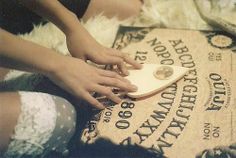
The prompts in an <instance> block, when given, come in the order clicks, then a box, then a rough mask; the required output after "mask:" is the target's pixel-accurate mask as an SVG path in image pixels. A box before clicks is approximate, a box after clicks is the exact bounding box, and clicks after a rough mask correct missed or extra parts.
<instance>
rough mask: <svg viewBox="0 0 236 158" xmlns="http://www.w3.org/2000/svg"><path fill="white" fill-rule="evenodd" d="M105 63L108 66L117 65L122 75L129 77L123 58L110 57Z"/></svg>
mask: <svg viewBox="0 0 236 158" xmlns="http://www.w3.org/2000/svg"><path fill="white" fill-rule="evenodd" d="M107 61H109V63H110V64H115V65H117V66H118V68H119V70H120V72H121V73H122V74H124V75H129V72H128V70H127V68H126V66H125V63H124V60H123V58H121V57H117V56H112V55H110V56H108V57H107Z"/></svg>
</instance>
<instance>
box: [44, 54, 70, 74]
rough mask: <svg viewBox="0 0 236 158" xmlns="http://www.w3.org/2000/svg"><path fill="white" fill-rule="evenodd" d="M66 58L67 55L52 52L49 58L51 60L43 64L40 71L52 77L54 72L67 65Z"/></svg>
mask: <svg viewBox="0 0 236 158" xmlns="http://www.w3.org/2000/svg"><path fill="white" fill-rule="evenodd" d="M64 58H66V56H64V55H61V54H58V53H55V52H53V53H51V57H50V58H49V59H50V60H48V62H46V63H44V64H43V66H41V70H40V71H41V72H40V73H42V74H43V75H45V76H48V77H50V76H51V75H52V74H56V73H57V72H58V70H60V68H61V67H63V65H65V59H64Z"/></svg>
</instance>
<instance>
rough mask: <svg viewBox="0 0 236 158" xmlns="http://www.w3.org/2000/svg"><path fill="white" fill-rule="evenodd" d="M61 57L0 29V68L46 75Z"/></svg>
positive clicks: (52, 69)
mask: <svg viewBox="0 0 236 158" xmlns="http://www.w3.org/2000/svg"><path fill="white" fill-rule="evenodd" d="M62 57H63V56H62V55H60V54H57V53H54V52H53V51H52V50H50V49H48V48H45V47H42V46H39V45H37V44H34V43H32V42H30V41H26V40H23V39H20V38H18V37H16V36H14V35H12V34H10V33H8V32H6V31H4V30H2V29H0V66H2V67H8V68H14V69H18V70H24V71H30V72H37V73H42V74H45V75H46V74H48V73H50V72H52V71H54V69H55V67H56V66H57V64H58V63H60V60H61V59H62Z"/></svg>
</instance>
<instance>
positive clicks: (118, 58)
mask: <svg viewBox="0 0 236 158" xmlns="http://www.w3.org/2000/svg"><path fill="white" fill-rule="evenodd" d="M78 28H79V27H78ZM66 40H67V46H68V49H69V51H70V53H71V54H72V56H74V57H77V58H80V59H82V60H84V61H86V60H91V61H92V62H95V63H96V64H110V65H117V67H118V69H119V70H120V72H121V73H122V74H124V75H128V71H127V68H126V65H125V63H128V64H130V65H132V66H133V67H134V68H137V69H139V68H141V67H142V65H141V64H139V63H137V62H136V61H135V60H133V59H131V58H130V57H129V56H128V55H126V54H124V53H121V52H120V51H118V50H115V49H112V48H106V47H104V46H102V45H100V44H99V43H98V42H97V41H95V40H94V39H93V37H92V36H91V35H90V34H89V33H88V32H87V30H85V29H83V28H80V29H74V30H73V31H72V32H70V33H67V34H66Z"/></svg>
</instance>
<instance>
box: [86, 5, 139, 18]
mask: <svg viewBox="0 0 236 158" xmlns="http://www.w3.org/2000/svg"><path fill="white" fill-rule="evenodd" d="M141 6H142V2H141V0H128V1H127V0H91V2H90V4H89V6H88V9H87V10H86V12H85V14H84V16H83V18H82V19H83V20H84V21H86V20H88V19H89V18H90V17H93V16H95V15H97V14H100V13H104V15H105V16H107V17H108V18H111V17H113V16H117V17H118V18H119V19H121V20H122V19H125V18H128V17H131V16H136V15H138V14H139V12H140V9H141Z"/></svg>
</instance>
